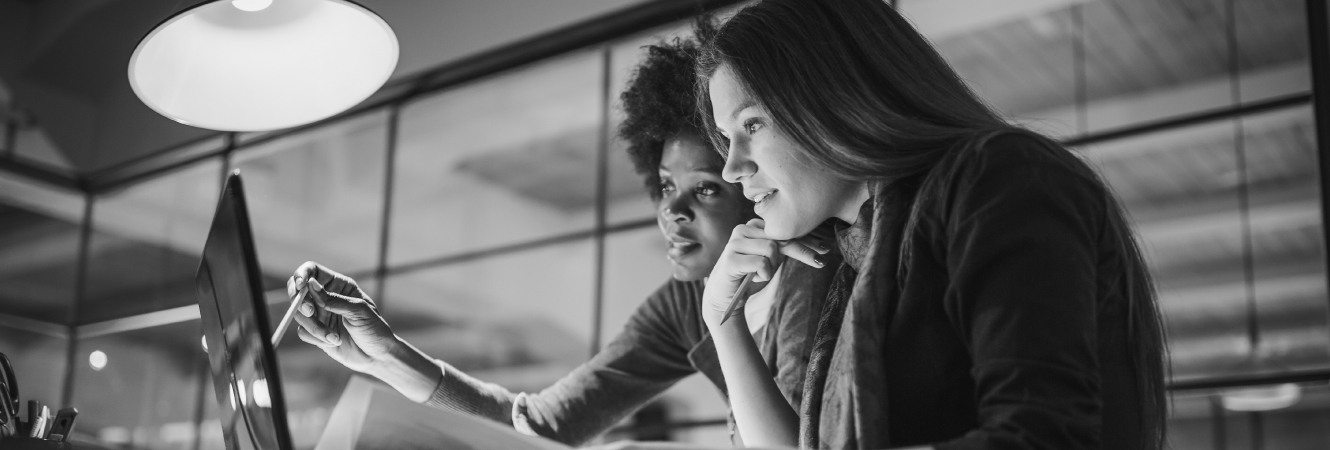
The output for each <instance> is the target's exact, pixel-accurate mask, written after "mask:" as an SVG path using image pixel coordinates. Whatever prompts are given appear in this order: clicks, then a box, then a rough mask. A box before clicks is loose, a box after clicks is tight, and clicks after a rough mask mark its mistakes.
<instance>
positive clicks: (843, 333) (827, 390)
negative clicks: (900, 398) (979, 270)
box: [799, 182, 917, 449]
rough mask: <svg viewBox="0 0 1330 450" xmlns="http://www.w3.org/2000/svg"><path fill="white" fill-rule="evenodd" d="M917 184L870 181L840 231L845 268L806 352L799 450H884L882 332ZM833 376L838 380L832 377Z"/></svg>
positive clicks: (894, 295) (895, 293)
mask: <svg viewBox="0 0 1330 450" xmlns="http://www.w3.org/2000/svg"><path fill="white" fill-rule="evenodd" d="M915 186H917V184H915V183H913V182H904V183H902V182H897V183H891V184H886V183H873V184H870V185H869V192H870V193H871V194H872V195H871V197H870V199H869V200H868V201H866V202H864V206H863V207H862V208H860V211H859V218H858V219H857V220H856V221H855V223H854V225H847V224H845V223H843V222H842V223H841V224H840V226H838V227H837V230H836V235H837V242H838V243H839V245H840V248H841V252H842V254H843V255H844V257H845V262H843V263H842V264H841V266H840V267H839V268H838V269H837V272H836V278H835V280H834V281H833V284H832V287H831V290H830V291H829V292H828V294H827V300H826V303H825V304H824V306H823V309H822V315H821V318H820V320H819V321H818V328H817V331H816V333H815V334H814V338H813V347H812V349H811V350H810V353H809V362H808V369H807V374H806V376H805V378H804V401H803V403H802V404H801V407H800V414H799V447H800V448H803V449H815V448H823V447H827V448H836V449H841V448H861V449H871V448H885V447H886V446H887V444H888V430H887V427H886V423H887V394H888V392H887V386H886V384H885V383H884V382H883V380H885V379H886V378H887V377H886V373H887V367H886V365H885V363H884V359H883V358H882V354H883V352H884V349H885V348H886V339H887V327H888V325H889V324H890V323H891V315H892V312H893V311H894V310H895V305H896V303H897V302H898V301H899V297H900V284H899V280H898V278H897V275H898V273H897V271H898V269H899V267H900V265H901V240H902V235H903V234H904V232H903V230H904V229H905V228H906V227H905V222H906V219H907V217H909V215H910V214H909V211H910V209H911V206H912V203H913V199H914V194H915V192H916V189H915V188H914V187H915ZM831 374H835V376H829V375H831Z"/></svg>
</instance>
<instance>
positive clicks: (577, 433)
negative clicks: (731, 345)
mask: <svg viewBox="0 0 1330 450" xmlns="http://www.w3.org/2000/svg"><path fill="white" fill-rule="evenodd" d="M695 284H697V283H685V282H679V281H673V280H671V281H669V282H667V283H666V284H665V285H663V286H661V287H660V288H659V289H657V290H656V292H655V293H653V294H652V295H651V296H650V297H649V298H648V299H647V300H646V302H644V303H643V304H642V305H641V306H639V307H638V309H637V310H636V311H635V312H634V313H633V315H632V316H631V317H630V318H629V320H628V323H627V324H626V325H625V326H624V329H623V330H622V331H621V332H620V333H619V335H618V336H616V337H615V338H614V340H612V341H611V342H610V343H609V344H608V345H606V346H605V348H604V349H602V350H601V351H600V352H599V353H597V354H596V356H594V357H592V358H591V360H590V361H587V362H586V363H585V364H582V365H581V366H579V367H578V368H577V369H574V370H573V371H572V372H571V373H569V374H568V375H566V376H564V377H563V378H561V379H560V380H559V381H557V382H555V383H554V385H553V386H550V387H548V388H546V389H544V390H541V391H540V392H534V393H513V392H510V391H508V390H507V389H504V388H502V387H500V386H498V385H495V384H493V383H486V382H483V381H480V380H477V379H475V378H473V377H470V376H468V375H466V374H465V373H462V372H461V371H458V370H456V369H455V368H452V367H451V366H448V365H447V364H445V363H442V362H440V363H439V365H440V368H441V369H442V370H443V378H442V379H441V380H440V382H439V386H438V387H437V388H435V391H434V394H433V396H432V397H431V398H430V399H429V400H427V401H426V404H428V405H431V406H435V407H440V408H448V409H454V410H457V411H461V412H465V413H468V414H475V415H478V416H481V417H486V418H489V419H492V420H495V421H498V422H500V423H504V424H509V425H512V426H513V427H514V428H516V429H517V430H518V431H520V432H523V433H526V434H531V435H537V436H542V437H545V438H548V439H552V440H555V441H558V442H562V443H565V444H568V445H579V444H582V443H585V442H586V441H589V440H590V439H592V438H594V437H596V436H598V435H600V434H601V433H603V432H605V431H606V430H608V429H609V428H610V427H611V426H613V425H614V424H615V423H618V422H619V420H621V419H623V418H624V417H626V416H628V415H629V414H631V413H632V412H633V411H636V410H637V409H638V408H640V407H642V406H643V405H645V404H646V403H647V402H648V401H650V400H651V399H652V398H654V397H655V396H656V395H658V394H660V393H661V392H664V391H665V390H666V389H668V388H669V387H670V386H672V385H673V384H674V383H675V382H677V381H678V380H680V379H682V378H684V377H686V376H688V375H690V374H692V373H693V372H694V371H695V369H693V367H692V365H691V364H689V361H688V350H689V348H690V347H689V346H688V345H687V343H688V340H689V339H690V337H689V336H691V335H693V334H695V333H692V332H689V330H687V329H686V328H687V326H686V325H687V322H686V320H687V318H688V317H692V316H690V315H688V314H689V312H690V311H692V310H691V308H695V306H694V305H693V304H694V303H696V300H697V299H699V298H700V297H699V296H698V294H699V293H700V292H701V288H700V286H694V285H695ZM694 315H695V314H694Z"/></svg>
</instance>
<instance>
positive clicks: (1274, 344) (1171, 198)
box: [1082, 107, 1330, 380]
mask: <svg viewBox="0 0 1330 450" xmlns="http://www.w3.org/2000/svg"><path fill="white" fill-rule="evenodd" d="M1235 126H1236V125H1235V124H1234V123H1233V122H1231V121H1221V122H1215V123H1209V124H1205V125H1199V126H1193V127H1187V128H1182V129H1176V130H1170V131H1167V132H1162V133H1155V134H1151V135H1146V136H1141V137H1136V138H1129V139H1123V140H1119V141H1114V142H1110V143H1104V144H1097V145H1092V146H1090V147H1089V148H1087V149H1084V150H1083V153H1082V154H1083V155H1084V156H1086V157H1087V158H1088V159H1090V160H1091V161H1092V163H1094V164H1095V165H1096V166H1097V167H1098V168H1099V169H1100V171H1101V173H1102V174H1103V176H1104V178H1105V179H1106V180H1107V181H1108V183H1109V184H1110V185H1111V186H1113V188H1114V189H1115V191H1116V192H1117V194H1118V195H1119V198H1120V199H1121V200H1122V201H1123V203H1124V204H1125V205H1126V207H1127V209H1128V210H1129V212H1130V214H1131V215H1132V216H1133V218H1134V219H1135V221H1136V225H1137V230H1138V232H1139V234H1140V236H1141V238H1142V246H1143V249H1144V250H1145V253H1146V256H1147V259H1148V260H1149V263H1150V265H1151V269H1152V271H1153V273H1154V276H1155V281H1156V285H1157V287H1158V289H1159V293H1160V307H1161V309H1162V311H1163V313H1164V317H1165V320H1166V325H1167V327H1168V335H1169V340H1170V348H1171V355H1170V356H1171V358H1172V365H1173V377H1174V379H1175V380H1186V379H1197V378H1206V377H1214V376H1226V375H1238V374H1253V373H1278V372H1285V371H1289V370H1295V369H1313V368H1324V367H1327V366H1330V351H1328V350H1327V348H1326V346H1325V343H1326V342H1327V341H1330V334H1328V333H1327V324H1328V320H1327V316H1326V311H1325V298H1326V290H1325V289H1326V288H1325V283H1326V279H1325V267H1324V265H1325V263H1324V261H1325V256H1324V254H1323V251H1322V223H1321V216H1320V194H1319V186H1318V174H1317V173H1316V167H1317V166H1316V163H1315V161H1316V159H1315V152H1316V149H1315V145H1314V142H1315V138H1314V136H1313V134H1312V133H1313V130H1314V128H1313V125H1312V120H1311V110H1310V108H1305V107H1303V108H1293V109H1286V110H1281V111H1276V112H1270V113H1265V114H1260V115H1255V116H1249V117H1246V118H1243V120H1242V125H1241V126H1242V132H1243V133H1242V135H1243V143H1244V145H1243V148H1242V150H1243V151H1242V153H1241V154H1239V153H1238V149H1237V147H1236V146H1235V145H1234V143H1235V141H1234V138H1235V128H1234V127H1235ZM1243 160H1245V165H1240V164H1239V162H1240V161H1243ZM1244 173H1245V179H1244V178H1243V177H1244ZM1248 240H1249V241H1248ZM1249 249H1250V250H1249ZM1248 258H1249V259H1248ZM1248 268H1250V277H1249V275H1248ZM1249 295H1250V296H1251V298H1253V299H1254V303H1253V302H1249V301H1248V298H1249ZM1253 314H1254V315H1253ZM1253 337H1254V339H1253Z"/></svg>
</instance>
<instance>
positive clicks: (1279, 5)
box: [1233, 0, 1311, 103]
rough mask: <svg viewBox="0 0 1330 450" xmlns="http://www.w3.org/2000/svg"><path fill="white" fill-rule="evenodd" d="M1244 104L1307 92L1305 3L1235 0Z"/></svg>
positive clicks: (1308, 85) (1308, 72)
mask: <svg viewBox="0 0 1330 450" xmlns="http://www.w3.org/2000/svg"><path fill="white" fill-rule="evenodd" d="M1233 6H1234V8H1235V9H1236V10H1237V24H1236V25H1237V27H1236V30H1235V32H1236V37H1237V40H1238V52H1239V58H1238V61H1239V64H1240V69H1241V73H1240V75H1241V76H1240V78H1239V83H1240V87H1241V90H1240V93H1241V99H1242V101H1243V102H1244V103H1250V102H1253V101H1258V100H1262V99H1268V98H1272V97H1280V96H1285V95H1290V94H1302V93H1309V92H1311V65H1310V59H1311V58H1310V57H1309V55H1310V53H1309V52H1308V50H1307V36H1308V34H1307V5H1306V1H1305V0H1264V1H1259V2H1251V1H1242V0H1235V2H1234V5H1233Z"/></svg>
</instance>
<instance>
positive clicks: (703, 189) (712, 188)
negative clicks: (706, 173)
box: [697, 183, 720, 197]
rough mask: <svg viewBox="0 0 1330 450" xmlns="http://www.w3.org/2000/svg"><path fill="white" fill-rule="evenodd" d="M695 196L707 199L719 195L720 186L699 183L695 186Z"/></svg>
mask: <svg viewBox="0 0 1330 450" xmlns="http://www.w3.org/2000/svg"><path fill="white" fill-rule="evenodd" d="M697 194H698V195H704V196H707V197H711V196H714V195H720V186H716V184H715V183H699V184H698V185H697Z"/></svg>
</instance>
